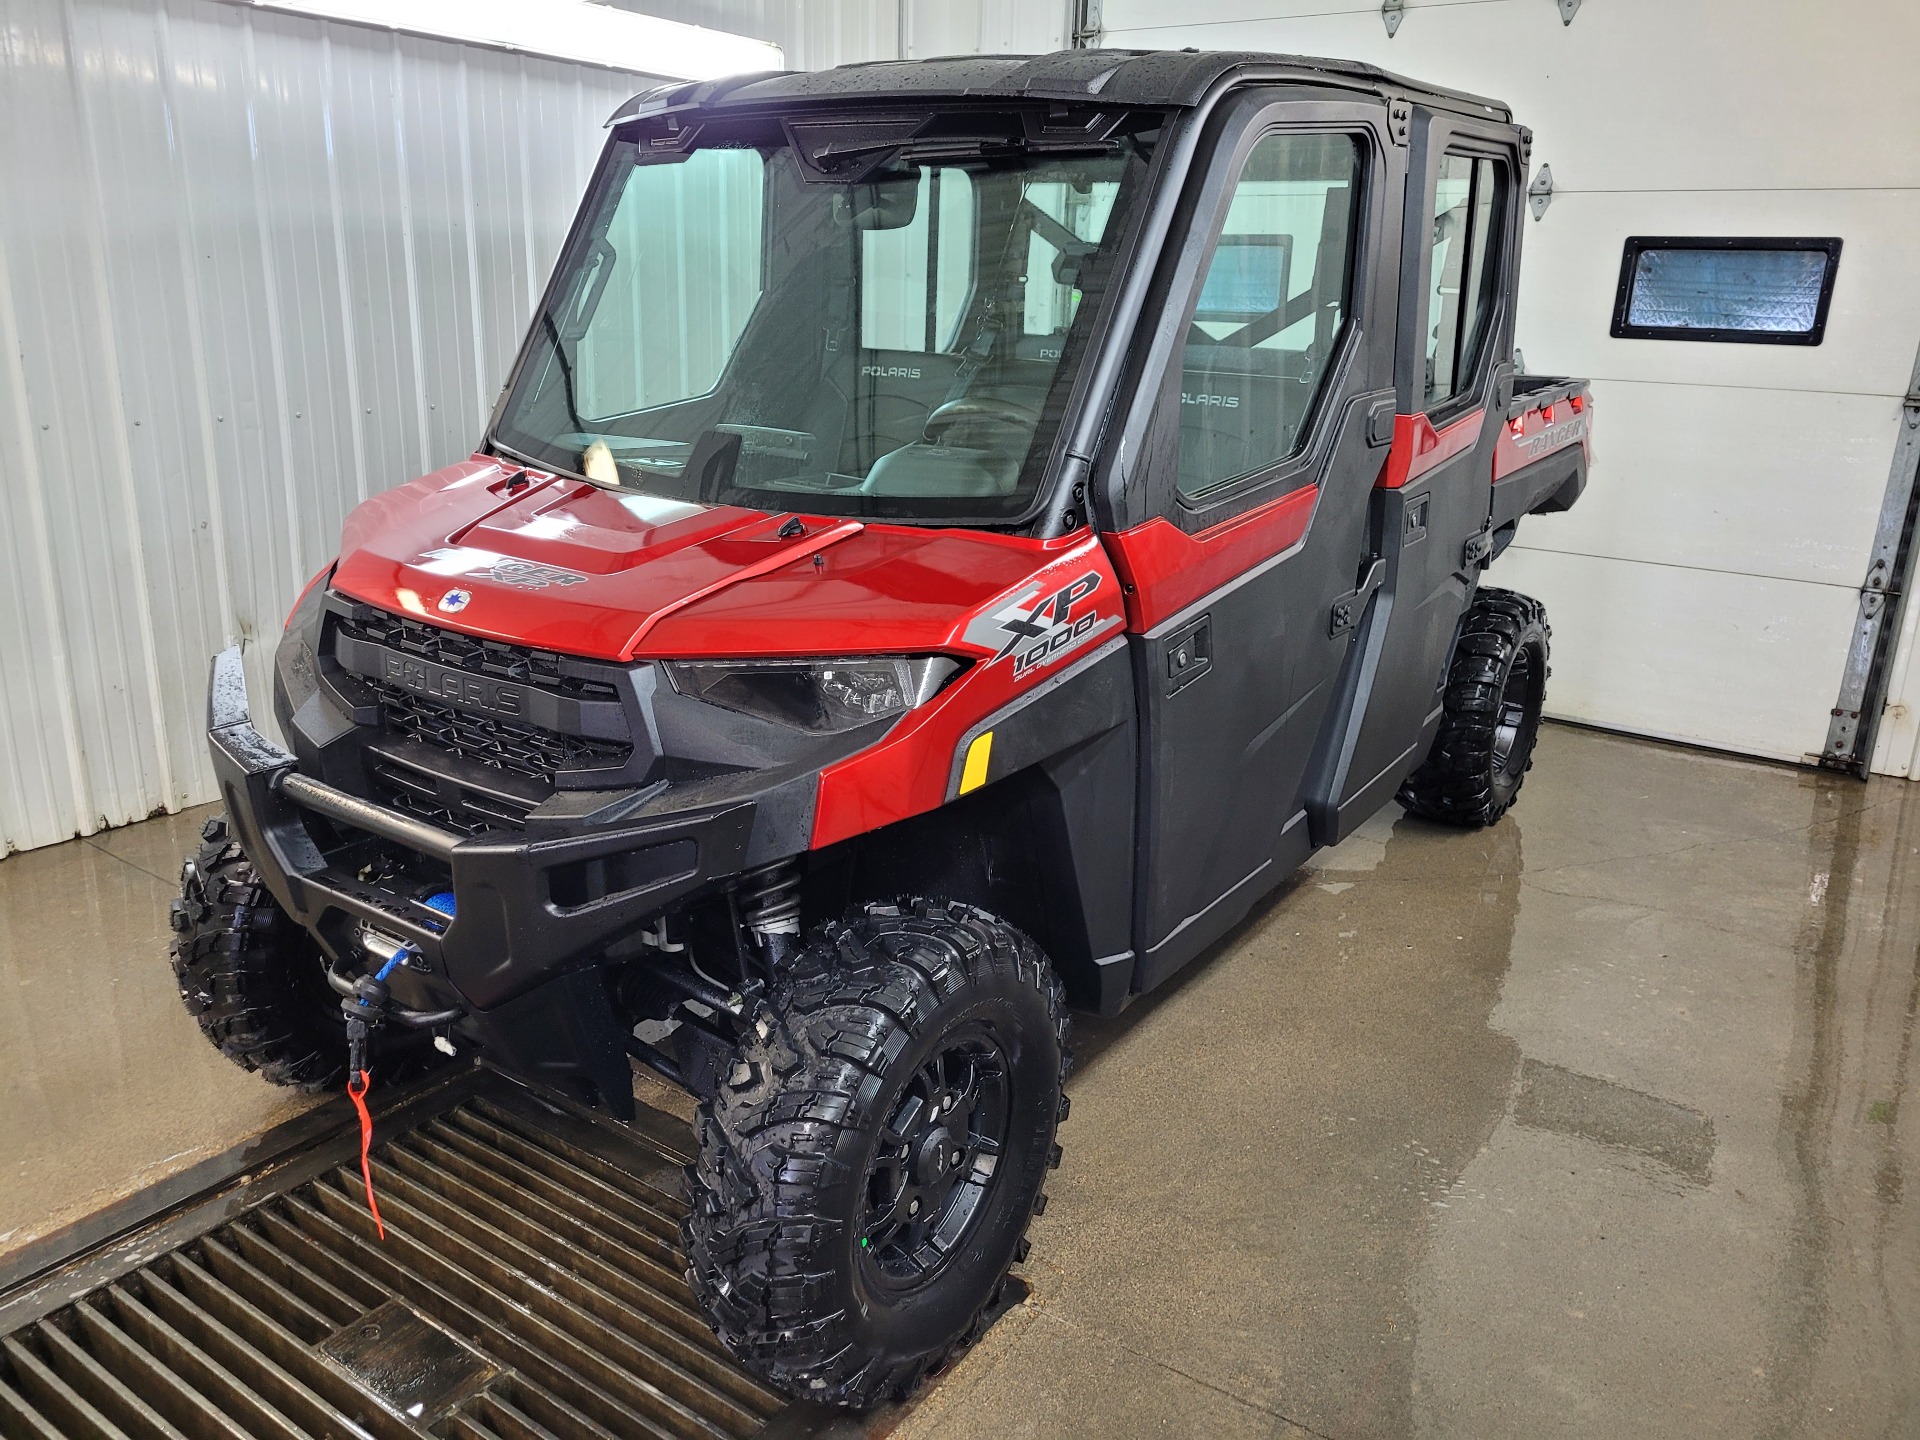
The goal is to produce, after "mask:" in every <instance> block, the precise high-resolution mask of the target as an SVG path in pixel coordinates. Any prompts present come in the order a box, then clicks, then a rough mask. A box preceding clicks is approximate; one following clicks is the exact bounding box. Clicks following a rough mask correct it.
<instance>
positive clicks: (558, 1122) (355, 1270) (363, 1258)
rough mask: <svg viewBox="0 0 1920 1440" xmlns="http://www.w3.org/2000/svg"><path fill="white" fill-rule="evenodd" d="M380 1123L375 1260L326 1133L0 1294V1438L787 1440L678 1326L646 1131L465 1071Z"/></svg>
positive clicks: (669, 1250) (676, 1185)
mask: <svg viewBox="0 0 1920 1440" xmlns="http://www.w3.org/2000/svg"><path fill="white" fill-rule="evenodd" d="M380 1124H381V1128H382V1130H383V1131H384V1132H385V1133H386V1134H387V1135H388V1136H389V1137H390V1138H387V1139H385V1140H384V1142H383V1143H381V1144H380V1145H378V1146H377V1147H376V1149H375V1151H374V1181H375V1184H376V1186H377V1188H378V1190H379V1193H380V1211H381V1215H382V1217H383V1218H384V1219H385V1221H386V1227H387V1238H386V1240H385V1241H384V1242H383V1241H381V1240H379V1239H378V1238H377V1236H376V1235H375V1232H374V1226H373V1221H372V1218H371V1217H370V1216H369V1215H368V1214H367V1210H366V1204H365V1197H364V1193H363V1190H362V1187H361V1182H360V1175H359V1169H358V1166H357V1164H356V1163H354V1162H355V1161H356V1160H357V1154H355V1153H354V1152H353V1149H352V1144H351V1141H352V1138H353V1137H352V1136H350V1135H347V1134H345V1133H344V1132H342V1133H340V1134H329V1135H328V1136H327V1137H326V1139H325V1143H313V1144H309V1145H307V1146H305V1147H303V1148H302V1149H301V1150H300V1151H299V1153H296V1154H292V1155H288V1156H282V1157H278V1158H276V1159H274V1160H273V1161H272V1162H271V1163H268V1164H265V1165H262V1164H260V1163H256V1164H255V1165H254V1166H253V1167H252V1168H253V1172H254V1173H253V1174H252V1175H251V1176H250V1177H248V1178H247V1180H246V1183H244V1184H238V1185H229V1186H227V1187H225V1188H224V1189H223V1190H220V1191H219V1192H218V1193H215V1194H211V1195H202V1196H199V1197H195V1198H194V1200H193V1201H192V1203H189V1204H185V1205H181V1206H176V1207H175V1208H174V1209H173V1210H171V1211H169V1212H168V1213H167V1214H165V1215H162V1216H158V1217H153V1218H152V1219H151V1220H150V1221H149V1222H147V1223H146V1224H144V1225H142V1226H140V1227H137V1228H136V1229H135V1230H134V1231H132V1232H130V1233H127V1234H123V1235H121V1236H118V1237H115V1238H113V1239H112V1240H110V1241H109V1242H107V1243H104V1244H101V1245H98V1246H96V1247H95V1248H94V1249H93V1250H92V1251H91V1252H89V1253H88V1254H87V1255H85V1256H83V1257H77V1258H75V1259H73V1260H72V1261H70V1262H69V1263H68V1264H67V1265H65V1266H63V1267H62V1268H61V1269H60V1270H59V1271H57V1272H54V1273H52V1274H51V1275H47V1276H43V1277H41V1278H40V1279H38V1280H36V1281H35V1282H34V1284H33V1285H32V1287H31V1288H30V1289H27V1290H25V1291H19V1290H17V1291H15V1292H14V1293H12V1294H9V1295H7V1296H4V1297H0V1329H4V1330H5V1332H6V1333H4V1335H0V1435H4V1436H7V1437H10V1440H11V1437H25V1440H49V1437H53V1436H69V1435H74V1436H90V1437H93V1436H97V1437H108V1440H118V1437H122V1436H126V1437H145V1436H159V1437H167V1440H172V1437H185V1440H200V1437H217V1440H238V1437H254V1436H264V1437H273V1440H294V1437H308V1436H312V1437H326V1440H335V1437H366V1440H400V1437H418V1436H425V1435H431V1436H441V1437H447V1440H575V1437H581V1440H588V1437H591V1440H629V1437H641V1436H659V1437H685V1436H698V1437H710V1440H731V1437H745V1436H752V1435H760V1434H764V1433H767V1432H768V1426H769V1423H770V1422H773V1427H774V1429H775V1430H778V1431H780V1432H782V1433H801V1432H803V1431H805V1430H807V1429H811V1428H812V1426H811V1425H810V1424H806V1423H801V1416H800V1415H799V1413H798V1412H797V1410H796V1409H793V1408H788V1407H785V1406H784V1402H783V1401H782V1400H781V1399H780V1398H779V1397H778V1396H776V1395H774V1394H773V1393H771V1392H770V1391H768V1390H766V1389H765V1388H764V1387H762V1386H760V1385H759V1384H757V1383H756V1382H755V1381H754V1380H752V1379H751V1378H749V1377H748V1376H747V1375H745V1374H744V1373H743V1372H742V1371H740V1370H739V1369H738V1368H737V1367H736V1366H734V1364H733V1363H732V1362H731V1361H730V1360H729V1359H728V1358H727V1356H726V1355H725V1354H724V1353H723V1352H722V1351H721V1349H720V1348H719V1345H718V1342H717V1341H716V1340H715V1339H714V1337H713V1334H712V1332H711V1331H710V1330H709V1329H708V1327H707V1325H706V1322H705V1321H704V1320H703V1319H702V1318H701V1316H700V1315H699V1313H698V1312H697V1311H696V1310H695V1308H694V1306H693V1303H692V1298H691V1296H690V1295H689V1294H688V1292H687V1288H686V1283H685V1281H684V1279H683V1278H682V1274H681V1259H680V1255H679V1249H678V1234H679V1221H680V1216H681V1213H682V1212H683V1210H684V1208H685V1205H684V1201H683V1200H682V1198H681V1191H680V1176H679V1172H680V1165H681V1164H682V1163H683V1162H684V1158H685V1156H684V1151H683V1149H677V1147H676V1146H675V1144H674V1137H673V1135H672V1131H671V1130H670V1128H669V1127H667V1126H665V1125H661V1126H658V1127H656V1130H657V1132H658V1133H657V1134H655V1135H652V1136H649V1135H647V1134H644V1133H642V1132H640V1131H637V1130H632V1129H629V1128H627V1127H624V1126H620V1125H616V1124H613V1123H611V1122H609V1121H606V1120H604V1119H602V1118H601V1117H597V1116H595V1115H593V1114H591V1113H590V1112H587V1111H584V1110H581V1109H579V1108H578V1107H575V1106H572V1105H570V1104H568V1103H567V1102H564V1101H558V1100H555V1099H552V1098H550V1097H547V1096H545V1095H543V1094H540V1093H536V1092H533V1091H529V1090H527V1089H525V1088H524V1087H521V1086H519V1085H516V1084H514V1083H513V1082H510V1081H508V1080H506V1079H505V1078H504V1077H501V1076H498V1075H495V1074H492V1073H490V1072H487V1071H484V1070H482V1071H475V1072H472V1073H471V1074H470V1075H469V1076H467V1077H463V1078H462V1079H461V1080H460V1081H458V1082H457V1083H452V1084H449V1083H447V1082H441V1083H440V1084H439V1085H438V1086H436V1087H431V1089H430V1092H423V1093H421V1094H418V1095H416V1096H414V1097H412V1098H411V1099H410V1100H409V1101H408V1102H407V1104H406V1105H404V1106H402V1107H399V1109H398V1110H396V1111H395V1112H393V1113H390V1114H388V1115H383V1116H381V1117H380ZM662 1137H666V1138H664V1139H663V1138H662Z"/></svg>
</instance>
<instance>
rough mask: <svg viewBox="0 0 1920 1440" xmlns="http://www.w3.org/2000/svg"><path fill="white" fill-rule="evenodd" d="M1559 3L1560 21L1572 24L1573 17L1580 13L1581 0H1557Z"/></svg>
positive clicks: (1563, 23)
mask: <svg viewBox="0 0 1920 1440" xmlns="http://www.w3.org/2000/svg"><path fill="white" fill-rule="evenodd" d="M1557 3H1558V4H1559V6H1560V23H1561V24H1562V25H1571V24H1572V23H1573V17H1574V16H1575V15H1576V14H1578V13H1579V10H1580V0H1557Z"/></svg>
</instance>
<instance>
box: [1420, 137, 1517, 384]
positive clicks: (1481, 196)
mask: <svg viewBox="0 0 1920 1440" xmlns="http://www.w3.org/2000/svg"><path fill="white" fill-rule="evenodd" d="M1505 173H1506V172H1505V167H1504V166H1502V165H1500V164H1499V163H1498V162H1497V161H1493V160H1487V159H1479V158H1476V157H1474V156H1471V155H1454V154H1448V155H1444V156H1442V157H1441V160H1440V176H1439V181H1438V183H1437V184H1436V186H1435V187H1434V206H1433V209H1434V215H1433V242H1432V243H1433V267H1432V271H1431V274H1430V275H1429V277H1428V281H1427V285H1428V290H1427V378H1426V404H1425V405H1424V406H1423V407H1422V408H1423V409H1426V410H1432V409H1435V408H1437V407H1439V406H1442V405H1444V404H1446V402H1447V401H1448V400H1450V399H1452V398H1453V397H1454V396H1456V395H1458V394H1460V393H1462V392H1463V391H1465V390H1468V389H1470V388H1471V387H1472V385H1473V380H1474V376H1475V375H1476V374H1477V373H1478V371H1479V368H1480V356H1481V354H1482V353H1483V352H1484V351H1485V350H1486V346H1487V331H1488V328H1489V327H1490V326H1491V324H1492V323H1493V302H1494V284H1495V281H1496V280H1497V279H1498V276H1499V266H1498V265H1497V264H1496V263H1495V262H1496V260H1497V258H1498V257H1497V251H1498V248H1499V238H1500V235H1501V233H1502V226H1501V224H1500V216H1501V214H1502V212H1503V206H1504V204H1505V198H1504V196H1503V194H1502V191H1503V190H1504V189H1505V188H1506V187H1505Z"/></svg>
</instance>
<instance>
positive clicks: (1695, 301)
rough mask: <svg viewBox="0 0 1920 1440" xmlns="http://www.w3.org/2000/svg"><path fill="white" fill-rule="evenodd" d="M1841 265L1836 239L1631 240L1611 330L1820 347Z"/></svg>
mask: <svg viewBox="0 0 1920 1440" xmlns="http://www.w3.org/2000/svg"><path fill="white" fill-rule="evenodd" d="M1839 264H1840V242H1839V240H1837V239H1781V240H1752V239H1744V240H1734V239H1721V238H1718V237H1713V236H1695V237H1674V236H1645V235H1631V236H1629V237H1627V246H1626V253H1625V254H1624V255H1623V256H1622V257H1621V261H1620V289H1619V293H1618V295H1617V296H1616V297H1615V299H1614V305H1613V333H1614V334H1615V335H1619V336H1624V337H1627V338H1630V339H1640V340H1723V341H1732V342H1735V343H1738V344H1744V345H1818V344H1819V343H1820V339H1821V336H1822V335H1824V334H1825V333H1826V328H1827V306H1828V304H1829V302H1830V301H1831V300H1832V299H1833V274H1834V271H1835V270H1836V269H1837V268H1838V266H1839Z"/></svg>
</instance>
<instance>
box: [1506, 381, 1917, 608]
mask: <svg viewBox="0 0 1920 1440" xmlns="http://www.w3.org/2000/svg"><path fill="white" fill-rule="evenodd" d="M1899 414H1900V404H1899V402H1898V401H1896V400H1890V399H1887V398H1885V397H1883V396H1878V395H1864V396H1863V395H1828V394H1818V393H1806V392H1800V391H1791V390H1740V389H1715V388H1707V387H1703V386H1693V385H1643V384H1638V383H1635V382H1633V381H1625V380H1608V381H1602V382H1597V383H1596V384H1595V386H1594V417H1595V418H1594V425H1595V430H1594V446H1595V449H1594V455H1595V461H1594V469H1593V477H1592V481H1591V483H1590V484H1589V485H1588V486H1587V491H1586V494H1584V495H1583V496H1581V498H1580V503H1579V504H1578V505H1577V506H1575V507H1574V509H1572V510H1570V511H1568V512H1566V513H1565V514H1561V515H1541V516H1536V517H1534V518H1531V519H1529V520H1527V521H1526V522H1525V524H1523V525H1522V526H1521V528H1520V534H1521V537H1522V539H1523V541H1524V542H1525V543H1526V545H1528V546H1529V547H1530V548H1532V549H1537V550H1561V551H1573V552H1577V553H1580V554H1586V555H1597V556H1611V557H1614V558H1618V559H1625V560H1641V561H1651V562H1654V563H1658V564H1665V565H1683V566H1691V567H1695V568H1699V569H1703V570H1729V571H1737V572H1741V573H1746V574H1755V575H1766V576H1771V577H1773V578H1775V579H1781V580H1802V581H1808V582H1812V583H1814V584H1827V585H1858V584H1859V583H1860V579H1861V577H1862V576H1863V575H1864V574H1865V573H1866V567H1867V553H1868V550H1869V548H1870V547H1871V546H1872V543H1873V530H1874V520H1875V516H1876V515H1877V513H1878V510H1879V505H1880V496H1881V492H1882V491H1883V490H1884V489H1885V487H1886V483H1887V467H1888V464H1889V462H1890V460H1891V458H1892V454H1893V438H1894V430H1895V426H1896V424H1897V423H1898V419H1899Z"/></svg>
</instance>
